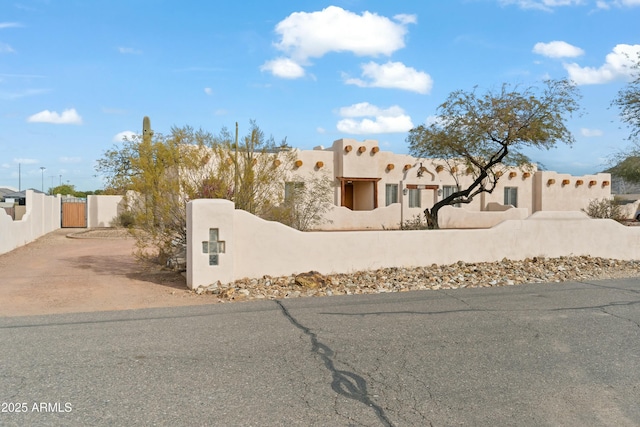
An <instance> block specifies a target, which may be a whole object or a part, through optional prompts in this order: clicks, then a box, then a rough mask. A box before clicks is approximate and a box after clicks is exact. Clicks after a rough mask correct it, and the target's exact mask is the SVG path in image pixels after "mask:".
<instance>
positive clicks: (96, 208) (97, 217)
mask: <svg viewBox="0 0 640 427" xmlns="http://www.w3.org/2000/svg"><path fill="white" fill-rule="evenodd" d="M123 210H124V198H123V197H122V196H107V195H100V196H95V195H91V196H87V227H89V228H93V227H111V226H112V223H113V221H114V220H115V219H116V217H117V216H118V215H119V214H120V213H121V212H122V211H123Z"/></svg>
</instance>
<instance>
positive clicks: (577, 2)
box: [499, 0, 586, 12]
mask: <svg viewBox="0 0 640 427" xmlns="http://www.w3.org/2000/svg"><path fill="white" fill-rule="evenodd" d="M499 2H500V4H502V5H511V4H515V5H518V6H520V7H521V8H522V9H538V10H544V11H547V12H550V11H552V10H553V8H555V7H560V6H582V5H584V4H585V3H586V1H585V0H499Z"/></svg>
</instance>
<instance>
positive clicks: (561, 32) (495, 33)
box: [0, 0, 640, 190]
mask: <svg viewBox="0 0 640 427" xmlns="http://www.w3.org/2000/svg"><path fill="white" fill-rule="evenodd" d="M638 22H640V0H598V1H596V0H447V1H440V0H438V1H435V0H433V1H431V0H429V1H427V0H422V1H412V2H409V1H395V2H392V1H388V0H342V1H338V0H336V1H332V2H327V1H317V0H307V1H293V0H289V1H286V0H271V1H268V2H257V1H256V2H241V1H237V2H221V1H212V2H202V1H198V2H196V1H176V0H91V1H86V0H0V186H4V185H7V186H13V187H18V164H20V165H21V177H22V180H21V187H22V188H23V189H24V188H31V187H33V188H38V189H39V188H40V187H41V185H42V180H43V179H42V178H43V177H44V187H45V190H46V189H47V188H49V187H51V186H52V185H58V184H59V183H60V182H62V183H67V182H68V183H70V184H73V185H75V186H76V188H77V189H80V190H94V189H98V188H102V180H101V179H100V177H98V176H96V172H95V169H94V164H95V161H96V159H98V158H100V157H101V156H102V153H103V152H104V151H105V150H107V149H109V148H111V147H112V146H113V144H114V143H116V142H117V141H118V140H120V139H121V138H122V135H124V134H127V133H131V132H134V133H140V132H141V127H142V118H143V117H144V116H145V115H147V116H149V117H150V118H151V124H152V127H153V129H154V130H155V131H156V132H161V133H168V132H169V130H170V128H171V127H172V126H174V125H175V126H183V125H191V126H193V127H194V128H203V129H205V130H208V131H211V132H213V133H217V132H218V131H219V130H220V129H221V128H222V127H223V126H226V127H228V128H229V129H233V128H234V127H235V122H238V123H239V126H240V134H243V132H244V131H246V130H247V128H248V126H249V121H250V120H251V119H255V120H256V121H257V123H258V125H259V126H260V127H261V128H262V130H264V131H265V133H266V134H267V135H273V137H274V138H275V139H276V141H280V140H282V139H283V138H285V137H286V138H287V142H288V143H289V144H291V145H292V146H294V147H299V148H302V149H311V148H313V147H314V146H316V145H324V146H330V145H331V143H332V142H333V141H334V140H336V139H339V138H347V137H349V138H356V139H358V140H362V139H377V140H379V141H380V143H381V146H382V147H383V149H385V150H390V151H395V152H398V153H406V152H407V144H406V142H405V139H406V136H407V131H408V130H409V129H410V128H411V127H414V126H418V125H419V124H421V123H424V122H425V121H427V120H429V118H430V117H432V116H433V115H434V114H435V112H436V108H437V106H438V105H439V104H440V103H442V102H443V101H444V100H445V99H446V97H447V96H448V94H449V93H451V92H452V91H454V90H458V89H463V90H471V89H472V88H473V87H474V86H478V87H479V89H480V90H481V91H484V90H486V89H495V88H497V87H499V86H500V85H501V84H502V83H510V84H517V85H524V86H528V85H532V84H536V83H538V82H540V81H542V80H543V79H545V78H570V79H572V80H574V81H575V82H576V83H577V84H578V85H579V86H580V90H581V92H582V95H583V98H582V100H581V105H582V107H583V108H584V114H583V115H582V117H576V118H574V119H572V120H571V121H570V122H569V127H570V129H571V131H572V132H573V133H574V135H575V137H576V140H577V142H576V144H574V145H573V147H572V148H568V147H566V146H560V147H558V148H557V149H554V150H551V151H531V152H529V153H528V154H529V155H530V156H531V157H532V159H533V160H535V161H538V162H541V163H542V164H543V165H544V166H545V167H546V168H547V169H550V170H555V171H558V172H566V173H573V174H585V173H594V172H597V171H600V170H602V169H603V168H606V164H605V160H606V158H607V157H608V156H609V155H610V154H611V153H613V152H614V151H616V150H619V149H620V148H622V147H624V146H626V145H627V142H626V141H625V138H626V137H627V136H628V134H629V131H628V129H627V128H625V127H624V126H623V125H621V123H620V121H619V119H618V114H617V110H615V109H611V108H610V107H609V104H610V102H611V100H612V99H613V98H614V97H615V95H616V93H617V92H618V90H619V89H620V88H622V87H623V85H624V84H625V83H626V82H628V81H629V79H630V70H629V68H628V67H627V65H628V64H629V59H628V56H629V55H631V56H632V57H636V55H637V54H638V52H640V31H638ZM41 167H45V168H46V169H45V170H44V172H43V171H42V170H41V169H40V168H41Z"/></svg>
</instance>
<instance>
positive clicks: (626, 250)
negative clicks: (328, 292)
mask: <svg viewBox="0 0 640 427" xmlns="http://www.w3.org/2000/svg"><path fill="white" fill-rule="evenodd" d="M210 228H216V229H218V230H219V236H220V237H219V239H220V240H224V241H225V248H226V250H225V253H223V254H220V256H219V265H215V266H212V265H209V256H208V255H207V254H206V253H203V248H202V242H203V241H206V240H207V238H208V237H207V236H208V235H209V234H208V233H209V229H210ZM187 232H188V245H187V284H188V286H189V287H190V288H196V287H199V286H204V285H208V284H211V283H213V282H215V281H218V280H220V281H221V282H223V283H228V282H231V281H233V280H235V279H240V278H243V277H249V278H252V277H261V276H263V275H273V276H279V275H288V274H293V273H300V272H305V271H309V270H316V271H319V272H320V273H323V274H328V273H348V272H352V271H357V270H367V269H376V268H381V267H412V266H421V265H426V264H432V263H436V264H451V263H454V262H456V261H465V262H489V261H496V260H500V259H503V258H509V259H524V258H527V257H533V256H547V257H558V256H568V255H591V256H600V257H609V258H617V259H638V258H639V257H640V227H625V226H622V225H620V224H618V223H617V222H615V221H613V220H606V219H604V220H595V219H589V218H588V217H587V216H586V215H584V214H582V213H580V212H539V213H536V214H533V215H531V216H530V217H528V218H527V219H524V220H508V221H504V222H502V223H500V224H499V225H497V226H495V227H493V228H490V229H476V230H424V231H400V230H399V231H345V232H308V233H304V232H300V231H297V230H293V229H291V228H289V227H286V226H284V225H282V224H279V223H273V222H269V221H264V220H262V219H260V218H257V217H255V216H253V215H251V214H249V213H247V212H244V211H240V210H235V209H234V206H233V203H232V202H230V201H227V200H194V201H192V202H189V204H188V206H187Z"/></svg>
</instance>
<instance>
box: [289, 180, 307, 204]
mask: <svg viewBox="0 0 640 427" xmlns="http://www.w3.org/2000/svg"><path fill="white" fill-rule="evenodd" d="M303 188H304V182H285V183H284V200H285V202H287V201H289V200H292V199H293V198H294V197H295V196H297V195H299V194H300V192H301V191H302V189H303Z"/></svg>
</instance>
